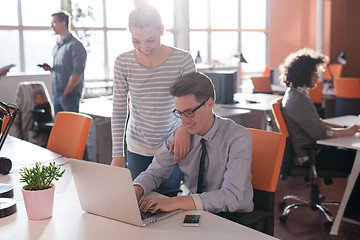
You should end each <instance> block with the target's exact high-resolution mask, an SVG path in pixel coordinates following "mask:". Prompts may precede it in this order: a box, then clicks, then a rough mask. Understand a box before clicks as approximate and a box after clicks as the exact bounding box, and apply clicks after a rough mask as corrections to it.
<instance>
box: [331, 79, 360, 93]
mask: <svg viewBox="0 0 360 240" xmlns="http://www.w3.org/2000/svg"><path fill="white" fill-rule="evenodd" d="M334 87H335V92H336V96H337V97H342V98H360V78H354V77H337V78H335V79H334Z"/></svg>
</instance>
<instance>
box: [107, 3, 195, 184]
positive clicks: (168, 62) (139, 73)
mask: <svg viewBox="0 0 360 240" xmlns="http://www.w3.org/2000/svg"><path fill="white" fill-rule="evenodd" d="M129 30H130V32H131V36H132V42H133V45H134V47H135V49H134V50H132V51H129V52H126V53H123V54H121V55H120V56H118V57H117V59H116V61H115V67H114V75H115V79H114V101H113V117H112V140H113V160H112V163H111V164H112V165H114V166H121V167H125V166H126V163H125V158H124V155H125V154H124V147H123V145H124V140H125V137H124V135H125V130H126V143H127V164H128V168H129V169H130V171H131V175H132V178H133V179H134V178H136V176H137V175H139V174H140V173H141V172H142V171H144V170H146V169H147V167H148V165H149V164H150V163H151V162H152V158H153V156H154V154H155V152H156V151H157V150H158V149H159V147H160V145H161V144H162V143H163V142H164V140H165V139H166V138H167V137H168V136H169V135H170V134H172V133H173V132H174V131H175V130H177V129H178V130H177V132H176V137H175V140H174V142H173V150H174V153H175V158H174V161H175V162H178V161H180V159H182V158H183V157H184V156H185V155H186V154H187V153H188V152H189V148H190V135H189V133H188V132H187V130H186V128H185V127H181V126H180V125H181V121H180V119H177V118H176V117H175V116H174V115H173V113H172V110H173V109H174V108H175V104H174V99H173V97H172V96H171V95H170V93H169V87H170V85H171V84H172V83H173V82H174V81H175V80H176V79H177V78H178V77H179V76H181V75H183V74H185V73H189V72H194V71H196V69H195V64H194V61H193V59H192V57H191V55H190V53H189V52H186V51H184V50H180V49H177V48H174V47H169V46H165V45H163V44H161V42H160V36H162V35H163V31H164V26H163V25H162V22H161V17H160V15H159V13H158V12H157V10H156V9H155V8H153V7H152V6H150V5H148V4H144V3H143V4H142V5H141V6H138V7H137V8H136V9H134V10H133V11H132V12H131V13H130V15H129ZM128 94H129V96H130V102H129V106H130V114H128V107H127V103H128V101H127V98H128ZM127 118H129V119H128V123H127V124H126V119H127ZM181 177H182V173H181V171H180V169H175V170H174V172H173V174H172V176H170V178H169V179H168V180H167V181H166V183H164V184H165V185H164V184H163V185H162V186H163V187H169V188H177V187H178V186H179V184H180V180H181Z"/></svg>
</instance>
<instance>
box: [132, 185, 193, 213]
mask: <svg viewBox="0 0 360 240" xmlns="http://www.w3.org/2000/svg"><path fill="white" fill-rule="evenodd" d="M134 189H135V194H136V198H137V199H138V201H139V207H140V211H142V212H147V211H148V210H149V209H150V210H151V212H152V213H154V212H156V211H157V210H160V211H163V212H170V211H175V210H178V209H182V210H192V209H195V202H194V200H193V197H192V196H178V197H172V198H147V197H144V198H141V196H142V195H143V194H144V189H143V188H142V187H141V186H140V185H134Z"/></svg>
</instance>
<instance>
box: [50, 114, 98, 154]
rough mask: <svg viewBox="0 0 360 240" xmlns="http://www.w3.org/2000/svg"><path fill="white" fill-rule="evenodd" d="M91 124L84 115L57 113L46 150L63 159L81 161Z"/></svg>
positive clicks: (90, 120) (88, 118)
mask: <svg viewBox="0 0 360 240" xmlns="http://www.w3.org/2000/svg"><path fill="white" fill-rule="evenodd" d="M91 122H92V118H91V117H90V116H88V115H86V114H81V113H74V112H59V113H58V114H57V115H56V118H55V122H54V127H53V128H52V130H51V133H50V136H49V140H48V143H47V147H46V148H47V149H49V150H51V151H53V152H56V153H58V154H60V155H63V156H65V157H69V158H76V159H82V158H83V155H84V150H85V145H86V141H87V138H88V135H89V131H90V126H91Z"/></svg>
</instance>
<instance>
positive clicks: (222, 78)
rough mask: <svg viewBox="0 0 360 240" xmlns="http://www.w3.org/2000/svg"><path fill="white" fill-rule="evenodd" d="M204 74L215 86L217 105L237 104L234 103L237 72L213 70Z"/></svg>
mask: <svg viewBox="0 0 360 240" xmlns="http://www.w3.org/2000/svg"><path fill="white" fill-rule="evenodd" d="M202 72H203V73H204V74H206V75H207V76H208V77H209V78H211V80H212V82H213V84H214V87H215V91H216V100H215V103H221V104H232V103H235V102H236V101H234V94H235V92H236V85H237V71H225V70H212V71H202Z"/></svg>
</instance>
